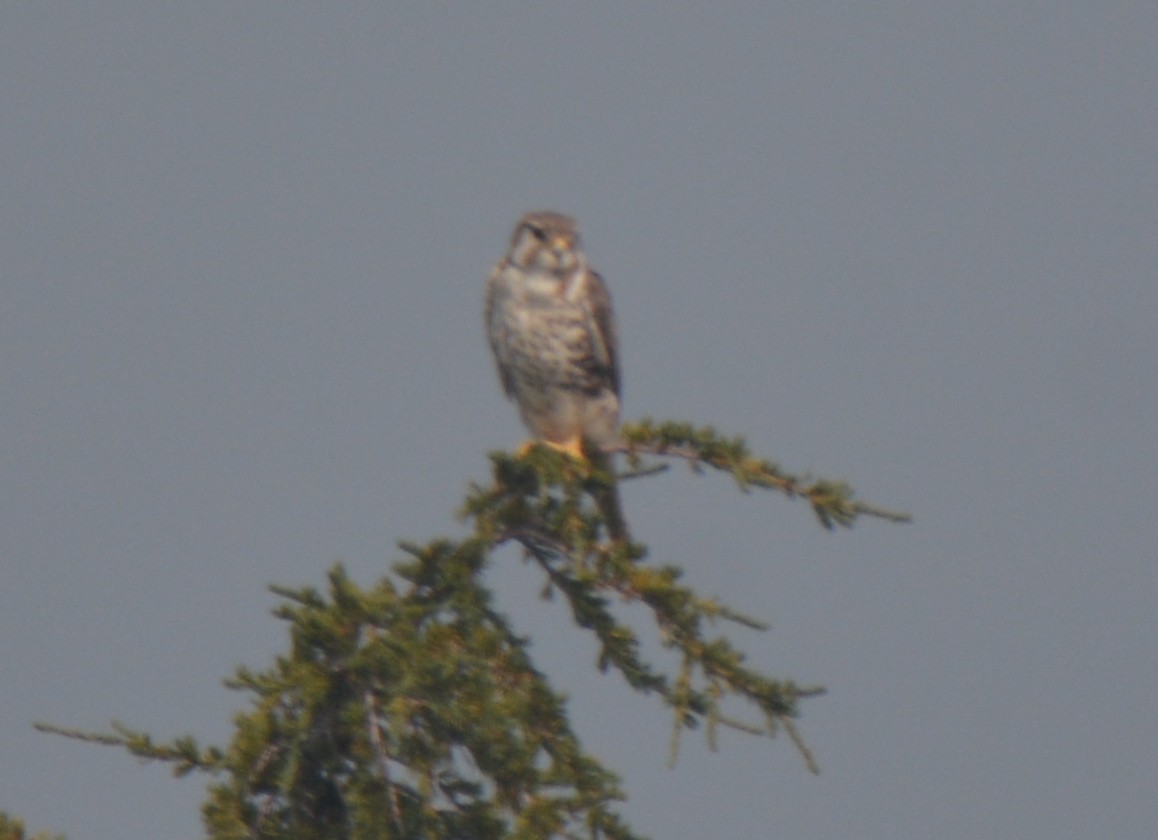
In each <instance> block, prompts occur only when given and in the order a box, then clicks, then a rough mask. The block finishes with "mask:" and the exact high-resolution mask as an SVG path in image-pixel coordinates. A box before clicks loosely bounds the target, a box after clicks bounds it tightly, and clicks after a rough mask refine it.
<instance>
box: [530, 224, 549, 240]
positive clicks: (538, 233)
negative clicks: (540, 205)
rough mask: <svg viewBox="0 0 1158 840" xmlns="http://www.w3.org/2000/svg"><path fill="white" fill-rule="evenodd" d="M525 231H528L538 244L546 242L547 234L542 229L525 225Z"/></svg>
mask: <svg viewBox="0 0 1158 840" xmlns="http://www.w3.org/2000/svg"><path fill="white" fill-rule="evenodd" d="M527 230H529V231H530V232H531V236H533V237H535V238H536V239H538V240H539V241H540V242H546V241H547V234H546V233H544V232H543V229H542V228H541V227H535V226H534V225H527Z"/></svg>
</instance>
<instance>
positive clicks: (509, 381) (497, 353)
mask: <svg viewBox="0 0 1158 840" xmlns="http://www.w3.org/2000/svg"><path fill="white" fill-rule="evenodd" d="M506 266H507V261H506V260H505V259H504V260H501V261H500V262H499V263H498V265H496V266H495V267H494V270H493V271H491V276H490V277H488V278H487V293H486V308H485V310H484V312H483V318H484V320H485V321H486V327H487V339H488V340H489V341H490V344H491V350H492V351H493V353H494V357H495V367H497V368H498V371H499V379H500V380H502V383H503V393H505V394H506V395H507V396H508V397H510V398H512V399H513V398H514V396H515V380H514V377H513V376H512V375H511V367H510V363H509V362H508V360H507V352H506V343H507V338H508V336H507V334H506V333H507V330H508V327H507V326H506V324H503V323H501V321H500V320H499V318H498V313H497V311H496V310H497V309H498V307H499V305H500V298H501V297H503V296H504V295H506V294H507V292H506V290H505V289H503V288H501V285H502V280H501V278H502V273H503V270H504V269H505V268H506Z"/></svg>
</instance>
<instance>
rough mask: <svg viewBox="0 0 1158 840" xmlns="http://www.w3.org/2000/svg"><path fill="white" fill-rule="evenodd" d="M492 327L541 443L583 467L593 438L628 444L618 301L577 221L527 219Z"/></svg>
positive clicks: (499, 280)
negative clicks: (622, 413) (622, 424)
mask: <svg viewBox="0 0 1158 840" xmlns="http://www.w3.org/2000/svg"><path fill="white" fill-rule="evenodd" d="M486 328H487V338H488V339H489V340H490V345H491V350H492V351H493V352H494V356H495V362H496V364H497V365H498V369H499V378H500V379H501V380H502V384H503V390H504V391H505V392H506V395H507V397H509V398H510V399H512V400H514V401H515V403H516V405H518V408H519V414H520V416H521V417H522V419H523V423H525V424H526V426H527V428H528V429H530V431H531V434H532V435H534V437H535V439H537V440H539V441H541V442H543V443H545V444H547V445H549V446H552V447H554V448H556V449H559V450H562V451H564V452H567V453H569V454H570V455H572V456H574V457H576V458H579V459H581V460H582V459H584V454H583V442H584V440H587V441H590V442H591V443H592V444H595V445H596V446H607V445H610V444H613V443H615V442H616V441H617V440H618V433H617V430H616V428H617V425H618V422H619V386H620V381H619V359H618V346H617V344H618V342H617V340H616V335H615V319H614V316H613V315H612V311H611V297H610V295H609V294H608V292H607V287H606V286H605V285H604V284H603V279H602V278H601V277H600V276H599V275H598V274H597V273H596V272H595V271H594V270H592V269H591V268H590V267H589V266H588V265H587V256H586V255H585V254H584V253H583V247H582V245H581V243H580V240H579V229H578V226H577V225H576V224H575V220H574V219H572V218H571V217H570V216H565V215H563V214H562V213H554V212H550V211H537V212H533V213H528V214H526V215H525V216H523V218H521V219H520V220H519V223H518V225H516V227H515V232H514V234H513V235H512V236H511V243H510V247H509V248H508V249H507V254H506V256H505V257H503V258H502V259H501V260H499V262H498V264H497V265H495V267H494V269H493V270H492V271H491V274H490V277H489V279H488V280H487V287H486ZM529 445H530V444H528V446H529Z"/></svg>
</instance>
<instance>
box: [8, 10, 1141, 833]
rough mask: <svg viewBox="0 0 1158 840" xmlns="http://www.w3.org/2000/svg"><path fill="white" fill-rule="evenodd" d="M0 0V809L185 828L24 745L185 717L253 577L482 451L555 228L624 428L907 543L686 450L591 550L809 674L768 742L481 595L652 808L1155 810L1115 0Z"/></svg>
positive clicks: (1135, 281)
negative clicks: (499, 352) (862, 505)
mask: <svg viewBox="0 0 1158 840" xmlns="http://www.w3.org/2000/svg"><path fill="white" fill-rule="evenodd" d="M401 5H403V4H349V5H343V6H341V7H338V6H336V5H335V4H326V5H324V6H323V5H320V4H272V3H252V4H243V3H122V2H105V3H101V4H44V3H7V4H4V5H3V6H2V7H0V79H3V83H2V84H0V113H2V114H3V115H4V116H3V120H4V131H3V142H2V143H0V177H2V179H3V180H2V185H3V195H4V199H3V201H2V202H0V249H2V253H3V255H4V256H3V271H2V275H0V278H2V279H0V284H2V288H0V292H2V295H3V297H2V300H3V305H2V306H0V468H2V470H3V482H2V483H0V563H2V565H0V636H2V638H3V640H4V642H3V645H2V646H0V674H2V675H3V678H2V680H0V807H4V808H8V809H11V810H12V811H14V812H15V813H17V814H18V815H20V816H22V817H23V818H24V819H26V820H27V821H28V823H29V824H30V826H31V827H45V828H51V829H53V830H56V831H64V832H67V833H68V835H69V837H70V838H71V840H82V838H106V837H108V838H111V837H145V836H148V837H161V838H192V837H196V836H199V835H200V833H201V832H200V823H199V816H198V810H197V809H198V805H199V803H200V801H201V798H202V793H203V788H202V784H201V782H200V781H198V780H184V781H176V780H173V779H172V778H171V777H170V776H169V775H168V773H167V770H166V769H165V768H163V767H160V766H143V765H141V764H139V763H137V762H136V761H135V760H133V759H132V758H130V757H128V756H127V755H125V754H123V753H119V752H116V751H113V750H108V749H101V748H97V747H92V746H86V745H81V744H76V743H72V742H67V741H64V740H61V739H57V738H52V737H49V736H46V735H41V734H38V733H36V732H34V731H33V730H32V729H31V727H30V723H31V721H33V720H39V719H45V720H50V721H54V722H57V723H60V724H65V725H76V726H81V727H90V728H101V727H103V726H105V725H106V723H107V721H108V720H110V719H113V718H116V719H119V720H122V721H125V722H127V723H129V724H131V725H134V726H137V727H141V728H144V729H147V730H149V731H151V732H153V733H155V734H156V735H158V736H162V737H171V736H174V735H179V734H184V733H192V734H194V735H196V736H198V737H199V738H201V739H203V741H206V742H210V743H223V742H225V741H226V740H227V739H228V737H229V735H230V732H231V725H230V718H231V715H233V714H234V713H235V712H237V711H239V710H240V709H242V708H243V707H244V705H243V704H244V700H243V697H242V696H240V695H237V694H234V693H231V692H228V691H226V690H225V689H223V688H222V687H221V684H220V680H221V679H222V678H224V677H227V676H228V675H230V674H231V673H232V671H233V669H234V668H235V667H236V666H237V665H239V664H242V663H245V664H248V665H250V666H253V667H265V666H266V665H267V664H268V663H269V662H270V661H271V660H272V658H273V657H274V656H275V655H276V654H277V653H280V652H281V651H283V650H285V649H286V647H287V644H286V638H285V632H284V627H283V626H281V624H280V623H279V622H278V621H276V620H275V619H273V618H272V617H270V616H269V614H268V609H269V608H270V607H271V606H273V605H274V604H275V599H274V598H273V597H272V596H271V595H270V594H269V593H268V592H267V591H266V590H265V586H266V585H267V584H268V583H271V582H277V583H281V584H285V585H307V584H318V585H320V584H322V582H323V580H324V572H325V570H326V569H327V568H328V567H329V565H330V564H331V563H332V562H334V561H335V560H337V559H343V560H344V561H345V562H346V563H347V564H348V566H349V567H350V569H351V570H352V572H353V574H354V575H355V577H356V578H357V579H358V580H359V581H361V582H363V583H365V584H369V583H370V582H372V581H373V580H374V579H375V578H376V577H377V576H378V575H381V574H382V573H384V572H385V570H386V569H387V567H388V563H389V562H390V561H391V560H393V559H396V558H397V557H398V556H399V552H398V551H397V550H396V549H394V548H393V545H394V543H395V541H396V540H398V539H409V540H414V541H425V540H427V539H430V538H432V537H434V536H437V535H442V534H455V533H459V532H460V530H459V529H460V528H461V526H460V525H459V524H458V523H457V522H456V521H455V520H454V518H453V512H454V510H455V509H456V507H457V506H458V504H459V502H460V500H461V498H462V495H463V492H464V491H465V489H466V486H467V483H468V482H469V481H471V480H480V479H485V477H486V475H487V462H486V452H487V451H488V450H490V449H496V448H509V447H511V446H513V445H515V444H516V443H518V442H519V441H520V440H521V439H522V435H523V432H522V429H521V427H520V425H519V423H518V420H517V417H516V414H515V411H514V408H513V407H512V406H511V405H509V404H507V403H506V402H505V401H504V400H503V398H502V395H501V393H500V390H499V386H498V382H497V378H496V376H495V374H494V371H493V369H492V365H491V360H490V358H489V355H488V353H487V351H486V347H485V341H484V338H483V331H482V325H481V315H480V312H481V297H482V286H483V282H484V279H485V276H486V274H487V271H488V270H489V268H490V266H491V264H492V263H493V262H494V261H495V260H496V259H497V258H498V257H499V256H500V255H501V253H502V251H503V249H504V247H505V244H506V239H507V237H508V235H509V231H510V228H511V226H512V225H513V223H514V221H515V219H516V218H517V216H518V215H519V214H520V213H521V212H523V211H524V210H527V209H532V208H539V207H549V208H553V209H557V210H561V211H565V212H569V213H571V214H573V215H575V216H577V217H578V218H579V220H580V222H581V224H582V226H583V230H584V233H585V239H586V244H587V249H588V253H589V255H590V257H591V260H592V262H593V263H594V265H595V266H596V267H597V268H599V269H600V270H601V271H602V272H603V274H604V276H605V277H606V278H607V280H608V282H609V284H610V286H611V290H612V293H613V295H614V298H615V303H616V308H617V312H618V317H619V322H620V331H621V333H622V344H623V349H622V355H623V366H624V380H625V389H626V392H625V416H626V417H628V418H638V417H641V416H644V415H652V416H655V417H661V418H675V419H686V420H690V421H694V422H697V423H712V424H714V425H716V426H717V427H718V428H719V429H721V430H723V431H726V432H728V433H742V434H744V435H746V436H747V437H748V439H749V441H750V442H751V444H752V446H753V448H754V449H755V450H757V451H758V452H760V453H761V454H764V455H766V456H768V457H772V458H775V459H777V460H779V461H780V462H781V463H783V464H784V465H785V466H786V467H787V468H790V469H795V470H808V471H812V472H814V473H816V474H819V475H825V476H831V477H839V478H846V479H848V480H849V481H851V482H852V483H853V484H854V486H856V487H857V488H858V490H859V491H860V492H861V495H862V496H863V497H864V498H866V499H867V500H869V501H873V502H876V503H879V504H883V505H887V506H896V507H900V508H905V509H908V510H910V511H912V512H913V513H914V515H915V516H916V521H915V522H914V523H913V524H912V525H910V526H907V527H901V526H892V525H887V524H884V523H875V522H865V523H864V524H862V525H860V526H858V527H857V528H856V529H855V530H853V531H852V532H848V533H839V534H827V533H825V532H823V531H822V530H820V529H819V528H818V527H817V526H816V524H815V523H814V521H813V520H812V517H811V515H810V514H809V513H808V511H807V510H806V509H805V508H804V507H803V506H802V505H800V504H789V503H786V502H784V501H783V500H781V499H778V498H775V497H742V496H740V495H738V494H737V493H736V492H735V490H734V488H733V487H732V485H731V484H730V483H729V482H728V481H726V480H724V479H721V478H699V479H697V478H693V477H690V476H688V475H687V474H685V473H684V472H683V471H675V472H674V473H672V474H670V475H667V476H664V477H663V478H662V479H659V480H656V481H652V482H649V483H646V484H637V485H635V486H632V487H630V488H628V491H627V493H626V505H627V508H628V514H629V517H630V518H631V521H632V523H633V530H634V532H635V534H636V535H637V537H639V538H640V539H642V540H644V541H647V542H648V543H650V545H651V546H652V552H653V557H654V558H655V559H656V560H657V561H662V562H674V563H679V564H683V565H685V566H686V568H687V570H688V578H687V579H688V580H689V582H691V583H692V584H694V585H696V586H699V587H701V588H702V589H703V590H704V591H705V593H707V594H713V595H718V596H720V597H721V598H722V599H723V600H725V601H727V602H730V603H731V604H733V605H734V606H736V607H737V608H739V609H742V610H744V611H746V612H749V613H752V614H755V615H758V616H761V617H763V618H765V619H767V620H769V621H770V622H771V623H772V624H773V630H772V632H771V633H769V634H764V635H760V634H752V633H739V634H738V637H737V638H738V640H739V641H740V642H741V643H742V644H743V646H744V647H745V648H746V649H747V650H748V651H749V652H750V656H751V660H750V661H751V662H752V663H753V664H756V665H759V666H761V667H763V668H766V669H768V670H769V671H771V672H773V673H774V674H776V675H778V676H783V677H792V678H795V679H797V680H799V681H802V682H806V683H812V682H818V683H823V684H825V685H827V686H828V688H829V690H830V694H829V695H828V696H827V697H825V698H823V699H818V700H814V701H810V702H808V703H807V704H806V705H805V707H804V712H805V714H804V718H803V720H802V721H801V727H802V732H803V734H804V736H805V738H806V739H807V740H808V742H809V743H810V745H811V746H812V748H813V749H814V750H815V752H816V753H817V756H818V758H819V760H820V762H821V765H822V768H823V775H821V776H820V777H813V776H811V775H809V774H808V773H807V772H806V771H805V770H804V768H803V766H802V764H801V762H800V761H799V759H798V758H797V756H796V755H795V754H794V752H793V750H792V748H791V746H790V745H789V744H788V743H787V742H785V741H775V742H770V741H766V740H757V739H751V738H746V737H742V736H739V735H736V734H726V735H725V736H724V737H723V739H722V748H721V750H720V751H719V752H718V753H716V754H709V753H707V752H706V751H705V748H704V747H703V745H702V743H701V742H700V741H699V740H698V739H697V738H696V737H695V736H689V737H688V738H687V739H686V740H685V742H684V749H683V752H682V760H681V762H680V764H679V765H678V766H677V767H676V769H674V770H668V769H667V768H666V766H665V759H666V752H667V745H668V740H667V739H668V731H669V730H668V727H669V722H668V720H667V718H666V716H665V715H664V714H663V712H662V710H660V709H659V707H658V706H657V705H655V704H654V703H652V702H650V701H648V700H646V699H644V698H637V697H634V696H633V695H631V694H630V693H629V692H628V691H627V690H626V689H624V688H622V686H621V685H620V684H619V682H618V681H616V680H615V679H612V678H611V677H606V678H600V677H597V676H594V675H593V674H594V672H593V669H592V664H593V663H592V647H591V645H590V644H589V643H587V642H586V641H585V640H583V639H582V638H581V637H579V636H578V635H577V634H578V631H575V630H574V629H573V628H571V627H570V625H569V622H568V620H567V618H566V615H565V613H564V611H563V610H562V609H561V607H560V606H559V605H558V604H543V603H540V602H538V601H537V600H536V599H535V592H536V591H537V589H538V586H539V583H540V581H539V580H538V579H537V578H536V575H535V571H534V569H532V568H530V567H527V566H523V565H522V564H521V563H520V562H519V561H518V559H517V556H516V555H515V554H513V553H511V554H504V555H502V556H500V558H499V559H498V560H497V561H496V567H495V570H494V572H493V575H492V576H493V579H494V581H495V585H496V586H497V587H498V588H499V590H500V592H501V593H502V596H501V597H502V604H503V607H504V609H505V610H506V611H507V612H508V613H509V614H510V615H512V616H513V617H514V618H515V620H516V621H517V622H518V624H519V626H520V628H521V629H523V630H525V631H526V632H528V633H530V634H532V635H533V636H534V637H535V640H536V644H535V648H534V649H535V651H536V653H538V654H540V655H541V656H542V657H543V659H542V662H543V663H544V665H545V666H546V667H548V670H549V672H550V673H551V675H552V677H553V678H554V679H555V681H556V682H557V684H558V685H559V686H560V687H562V688H565V689H566V690H568V691H569V692H570V693H571V695H572V703H571V708H572V710H573V713H574V716H575V720H576V724H577V726H578V728H579V731H580V734H581V736H582V738H583V739H584V743H585V745H586V746H587V747H588V748H589V749H590V750H591V751H592V752H593V753H595V754H596V755H598V756H599V757H600V758H601V759H603V760H604V761H605V762H606V763H607V764H608V765H610V766H611V767H612V768H614V769H616V770H618V771H619V772H621V773H622V774H623V776H624V778H625V781H626V785H627V789H628V791H629V793H630V795H631V799H630V801H629V802H628V803H627V805H626V806H625V808H624V813H625V815H626V816H627V817H628V818H629V819H630V820H631V822H632V823H633V824H634V826H635V827H636V828H637V829H638V830H639V831H642V832H647V833H650V834H652V835H653V836H655V837H657V838H661V837H663V838H685V837H686V838H693V837H704V836H708V835H711V836H715V837H721V838H754V837H766V836H769V834H770V833H773V832H774V833H775V834H776V835H777V836H780V837H810V838H817V840H828V838H832V839H833V840H835V839H836V838H842V839H843V838H850V837H855V838H881V839H882V840H884V839H885V838H889V840H891V839H892V838H898V837H901V838H909V837H913V838H917V837H937V838H943V839H945V840H973V838H977V837H1019V838H1071V837H1072V838H1087V837H1092V836H1100V837H1112V838H1143V837H1145V838H1149V837H1152V836H1153V832H1154V828H1155V825H1158V797H1156V796H1155V789H1156V785H1158V749H1156V747H1158V722H1156V721H1158V718H1156V716H1155V714H1154V708H1155V698H1156V697H1158V647H1156V643H1158V565H1156V562H1158V561H1156V552H1155V545H1156V543H1158V524H1156V523H1158V516H1156V514H1155V507H1156V499H1158V463H1156V462H1158V457H1156V456H1158V433H1156V431H1155V430H1156V428H1158V388H1156V382H1158V340H1156V339H1155V326H1156V324H1158V247H1156V242H1158V237H1156V231H1158V156H1156V154H1155V149H1156V148H1158V81H1156V80H1158V51H1156V50H1155V48H1154V45H1155V43H1158V14H1156V13H1155V9H1154V6H1153V4H1152V3H1151V2H1136V3H1129V2H1109V3H1100V4H1091V3H1075V2H1058V3H1049V4H1046V3H1028V2H1008V0H1005V2H1000V3H998V2H986V3H974V4H948V3H916V2H908V3H902V2H884V3H860V4H837V3H828V2H807V3H765V2H750V3H732V4H705V3H673V2H669V3H663V4H659V3H650V4H644V3H639V4H612V3H595V2H593V3H586V4H578V3H567V4H564V3H546V4H544V3H533V4H532V3H513V2H488V3H459V4H441V3H423V4H406V5H408V6H409V7H410V8H409V10H403V9H398V8H388V7H392V6H401Z"/></svg>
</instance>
